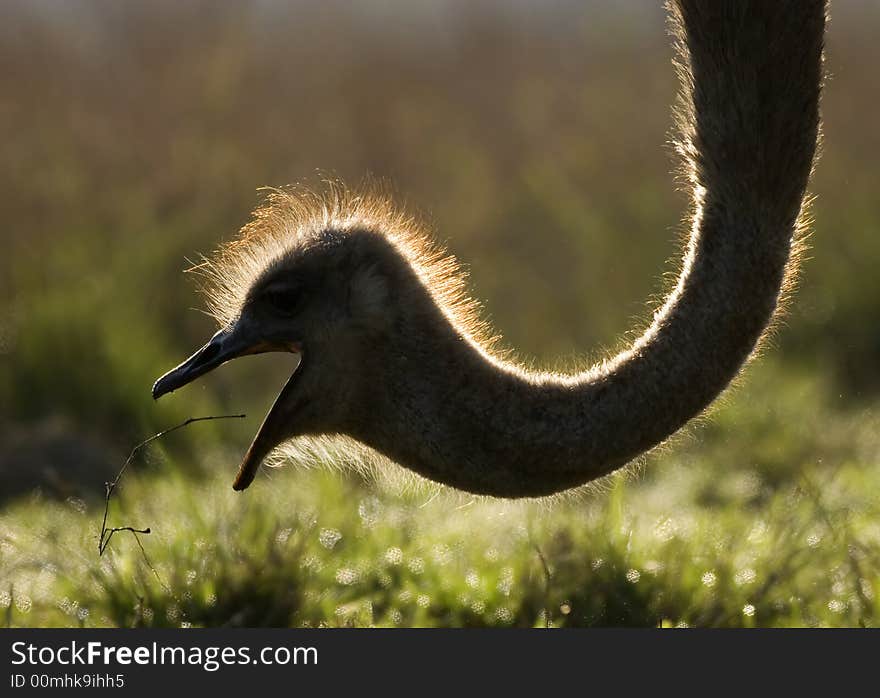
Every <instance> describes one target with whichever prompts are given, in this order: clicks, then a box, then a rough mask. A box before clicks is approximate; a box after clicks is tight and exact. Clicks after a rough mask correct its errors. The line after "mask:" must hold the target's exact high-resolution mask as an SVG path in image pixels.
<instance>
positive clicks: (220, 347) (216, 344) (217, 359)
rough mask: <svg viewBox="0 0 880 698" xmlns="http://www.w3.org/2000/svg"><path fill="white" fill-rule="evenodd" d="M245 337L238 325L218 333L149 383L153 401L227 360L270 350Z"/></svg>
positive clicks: (263, 344)
mask: <svg viewBox="0 0 880 698" xmlns="http://www.w3.org/2000/svg"><path fill="white" fill-rule="evenodd" d="M246 335H247V333H245V332H242V330H241V329H240V328H239V327H238V325H232V326H231V327H228V328H226V329H223V330H220V331H219V332H218V333H217V334H215V335H214V336H213V337H211V339H209V340H208V343H207V344H205V346H203V347H202V348H201V349H199V350H198V351H197V352H196V353H195V354H193V355H192V356H190V357H189V358H188V359H187V360H186V361H184V362H183V363H182V364H180V365H179V366H177V367H176V368H172V369H171V370H170V371H168V373H166V374H165V375H164V376H162V377H161V378H160V379H159V380H157V381H156V382H155V383H153V399H154V400H158V399H159V398H160V397H162V396H163V395H165V394H166V393H170V392H173V391H175V390H177V389H178V388H182V387H183V386H185V385H186V384H187V383H192V382H193V381H194V380H195V379H196V378H198V377H199V376H203V375H205V374H206V373H208V372H209V371H213V370H214V369H215V368H217V367H218V366H221V365H222V364H225V363H226V362H227V361H229V360H231V359H236V358H238V357H239V356H246V355H248V354H260V353H262V352H266V351H272V350H273V347H272V346H270V345H269V344H268V343H267V342H262V341H253V340H252V339H249V338H248V337H247V336H246Z"/></svg>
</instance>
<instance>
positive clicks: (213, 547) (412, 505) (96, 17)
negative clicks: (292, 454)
mask: <svg viewBox="0 0 880 698" xmlns="http://www.w3.org/2000/svg"><path fill="white" fill-rule="evenodd" d="M0 13H2V21H0V65H2V70H0V132H2V134H3V145H2V148H0V210H2V224H0V242H2V245H0V249H2V252H0V622H2V624H5V625H13V626H20V625H37V626H44V625H45V626H55V625H61V626H65V625H86V626H105V625H111V626H115V625H119V626H130V625H173V626H179V625H185V626H186V625H226V624H229V625H294V626H301V625H311V626H317V625H331V626H332V625H403V626H409V625H447V626H449V625H451V626H459V625H518V626H575V625H661V626H680V625H690V626H693V625H747V626H748V625H865V626H876V625H878V624H880V598H878V594H880V579H878V571H880V501H878V492H880V473H878V459H880V415H878V411H877V400H878V396H880V274H878V273H877V268H876V267H877V261H878V259H880V196H878V192H880V170H878V166H877V163H878V161H880V131H878V129H877V128H876V124H877V120H878V111H880V81H878V80H877V76H876V71H875V67H876V66H878V65H880V44H878V42H877V41H876V37H877V36H878V35H880V5H878V4H877V3H876V2H875V1H874V0H862V1H857V0H847V1H846V2H837V3H835V6H834V7H833V21H832V24H831V26H830V28H829V33H828V59H829V68H830V73H831V77H830V80H829V82H828V85H827V89H826V92H825V99H824V113H825V143H824V153H823V157H822V160H821V162H820V166H819V169H818V171H817V174H816V177H815V180H814V184H813V187H812V189H813V192H814V193H815V194H816V195H817V200H816V204H815V208H814V214H815V226H814V234H813V236H812V238H811V240H810V244H811V248H812V249H811V253H810V255H809V259H808V261H807V262H806V264H805V265H804V273H803V280H802V284H801V288H800V290H799V292H798V294H797V296H796V300H795V302H794V304H793V305H792V307H791V309H790V312H789V313H788V315H787V317H786V318H785V321H784V322H783V323H782V324H781V326H780V327H779V329H778V331H777V333H776V335H775V339H774V341H773V342H772V343H771V345H770V346H769V347H768V349H767V350H766V351H765V353H764V355H763V357H762V358H760V359H759V360H758V361H757V362H756V363H754V364H753V365H752V366H751V367H750V368H749V370H748V372H747V375H746V377H745V378H744V380H743V381H742V382H741V383H740V384H739V385H738V387H737V388H736V389H735V390H733V391H732V392H730V393H729V394H728V395H727V397H726V398H725V399H724V400H723V401H722V402H721V403H720V404H719V405H718V406H717V407H716V408H715V409H713V411H712V413H711V414H710V415H709V417H708V418H707V419H705V420H702V421H701V422H700V423H699V424H697V425H694V426H693V427H691V428H690V429H689V430H688V431H687V432H686V433H685V434H684V435H681V436H679V437H677V438H676V439H674V440H673V442H672V443H671V444H670V445H669V446H667V447H664V448H663V449H660V450H659V451H658V452H656V453H654V454H652V455H651V456H650V457H648V458H647V459H646V460H645V462H644V464H643V466H642V467H637V468H632V469H630V471H629V472H628V473H627V474H625V475H623V476H617V477H613V478H610V479H608V480H606V481H605V482H604V483H602V484H601V485H600V486H599V487H597V488H593V489H592V490H589V491H586V492H581V493H580V494H578V495H577V496H575V497H569V498H566V499H563V500H561V501H556V502H553V503H548V502H537V503H520V504H509V503H501V502H492V501H482V500H476V501H475V500H472V499H471V498H469V497H467V496H464V495H456V494H451V493H440V494H439V495H437V493H436V492H434V491H433V490H432V489H430V488H424V489H423V490H417V491H415V492H412V491H407V492H400V491H394V490H389V489H388V488H387V487H384V486H382V485H381V484H380V483H376V482H373V481H370V480H369V479H364V478H362V477H359V476H356V475H353V474H351V473H348V472H346V471H344V470H343V471H330V470H327V469H318V470H304V469H303V468H301V467H298V466H297V465H296V464H291V466H290V467H287V468H284V469H281V470H277V471H272V472H268V473H265V474H264V475H263V476H261V477H260V478H259V480H258V482H257V483H256V484H255V486H253V487H252V488H251V489H250V490H248V491H247V493H246V494H244V495H241V494H235V493H233V492H232V490H231V488H230V484H231V479H232V476H233V475H234V472H235V469H236V468H237V465H238V462H239V459H240V457H241V454H242V453H243V451H244V450H245V448H246V446H247V444H248V442H249V439H250V437H251V436H252V434H253V433H254V431H255V430H256V427H257V425H258V423H259V420H260V419H261V418H262V415H263V414H264V413H265V411H266V410H267V408H268V406H269V404H270V403H271V401H272V400H273V399H274V396H275V394H276V393H277V390H278V389H279V387H280V385H281V382H282V381H283V379H284V378H285V377H286V375H287V374H288V373H289V372H290V370H291V364H290V361H288V360H287V359H285V358H284V357H273V356H264V357H254V358H253V359H252V360H247V361H242V362H235V363H233V364H231V365H229V366H227V367H225V368H224V369H223V370H222V371H218V372H217V373H214V374H211V376H210V377H208V378H206V379H204V380H202V381H199V382H198V383H197V384H194V385H193V386H191V387H188V388H186V389H185V390H181V391H180V392H179V393H175V394H174V395H173V396H171V397H169V398H166V399H163V400H162V401H160V402H158V403H154V402H153V401H152V400H151V398H150V386H151V384H152V381H153V380H154V379H155V378H156V377H157V376H158V375H159V374H160V373H162V372H163V371H164V370H166V369H167V368H169V367H170V366H172V365H174V364H176V363H177V362H178V361H179V360H180V359H182V358H183V357H184V356H186V355H188V354H189V353H190V351H191V350H192V349H194V348H195V347H196V346H199V345H200V344H201V343H202V341H203V340H204V339H205V338H206V337H207V336H209V335H210V334H211V333H212V332H213V329H214V328H213V327H212V324H211V320H210V319H208V318H207V317H206V316H205V315H204V314H202V313H200V312H199V311H198V308H199V307H200V303H201V301H200V300H199V299H198V297H197V296H196V294H195V289H196V283H195V280H194V279H193V278H192V276H191V275H187V274H183V273H181V272H182V270H183V269H185V268H186V267H188V266H189V263H188V261H187V260H188V259H196V258H197V256H198V254H199V253H201V252H209V251H210V250H211V249H212V248H214V247H215V246H216V245H217V244H218V243H219V242H220V241H221V240H226V239H229V238H230V237H231V236H233V235H234V234H235V232H236V230H237V229H238V228H239V226H241V225H242V224H243V223H244V222H245V221H246V220H247V218H248V213H249V211H250V210H251V209H252V208H253V207H254V206H255V205H256V204H257V203H258V201H259V198H260V196H259V193H258V192H257V191H256V189H257V187H259V186H261V185H282V184H287V183H292V182H301V181H306V182H312V183H314V182H315V181H318V180H319V179H320V178H321V177H322V176H334V177H339V178H341V179H343V180H345V181H348V182H352V183H357V182H359V181H360V180H361V179H362V178H363V176H364V175H367V174H369V175H371V176H373V177H376V178H379V179H382V180H387V181H390V182H391V183H393V184H392V186H393V187H394V189H395V190H396V191H397V192H398V194H399V198H400V199H401V200H402V201H403V202H405V203H406V204H407V205H409V206H410V207H411V208H413V209H414V210H416V211H418V212H420V213H421V215H422V216H423V217H424V218H425V219H427V220H428V221H429V222H430V224H431V226H432V228H433V229H434V230H435V233H436V235H437V237H438V238H440V239H441V240H443V241H444V242H445V243H446V244H447V245H448V246H449V248H450V249H451V250H452V251H453V252H454V253H456V254H457V255H458V256H459V257H460V258H461V259H462V260H463V261H464V262H465V263H466V265H467V267H468V269H469V270H470V273H471V282H472V290H473V293H474V294H475V295H476V296H477V297H479V298H481V299H484V300H485V304H486V308H487V311H488V314H489V316H490V317H491V319H492V320H493V321H494V323H495V324H496V326H497V327H498V329H499V330H500V331H501V332H502V333H503V334H504V337H505V341H506V342H507V343H508V344H510V345H512V346H514V347H516V348H517V349H518V351H519V353H520V355H521V356H523V357H525V358H526V359H527V360H529V361H533V362H535V363H536V364H537V365H548V366H559V365H566V364H568V363H571V362H572V360H573V359H574V358H576V357H577V358H579V359H581V360H582V359H583V357H584V356H594V357H596V356H600V355H602V354H603V353H604V352H606V351H607V350H609V349H614V348H616V347H619V346H620V345H621V342H623V341H625V340H626V331H627V330H628V329H629V328H630V327H632V326H633V324H634V322H640V321H643V320H644V319H645V318H646V317H647V316H648V315H649V313H650V309H651V307H652V302H654V301H652V299H656V297H657V295H658V293H660V292H661V291H662V290H663V289H664V288H665V286H666V284H667V281H665V280H664V276H663V273H664V270H666V271H667V272H669V271H670V270H671V268H672V267H671V266H670V265H668V264H666V261H667V260H668V259H669V258H670V257H672V256H673V255H674V254H675V252H676V249H677V247H676V240H677V239H678V234H679V231H680V228H681V226H680V218H681V216H682V212H683V211H684V208H685V203H686V195H685V193H683V192H681V191H679V190H677V188H676V183H675V180H674V178H673V177H672V176H671V175H670V172H671V171H672V170H673V168H674V165H675V163H674V160H673V158H672V154H671V149H670V147H669V146H668V141H669V132H670V128H671V118H670V104H671V102H672V100H673V98H674V95H675V91H676V83H675V79H674V74H673V70H672V68H671V65H670V60H671V58H672V51H671V48H670V46H669V41H668V37H667V36H666V31H665V24H664V13H663V10H662V7H661V5H660V3H659V2H649V1H648V0H638V1H636V0H633V1H632V2H626V3H617V2H613V1H612V0H592V1H590V2H586V1H584V0H577V1H575V0H552V1H542V2H537V1H533V0H516V1H510V0H505V1H502V0H480V1H479V2H471V1H465V0H432V2H407V1H406V0H371V1H369V2H368V1H364V2H343V1H341V0H330V1H327V0H323V1H321V2H312V1H309V2H305V1H299V0H298V1H296V2H281V1H280V0H262V1H260V2H251V3H243V2H241V3H238V2H229V1H215V0H211V1H208V0H204V1H190V0H188V1H186V2H171V1H170V0H159V1H151V2H145V1H141V2H135V1H133V0H122V1H119V0H94V1H88V2H85V1H83V0H67V1H65V2H60V1H57V2H56V1H52V0H4V1H3V2H2V5H0ZM223 412H247V413H248V415H249V418H248V419H246V420H243V422H241V423H239V422H222V423H221V422H208V423H203V424H195V425H192V426H190V427H189V428H187V429H185V430H181V431H179V432H177V433H175V434H173V435H170V436H168V437H167V438H166V439H164V440H162V441H161V442H158V443H156V444H154V445H153V446H152V447H150V448H149V449H147V450H146V452H145V453H143V454H141V455H139V457H138V458H136V459H135V460H134V461H133V464H132V466H131V467H130V469H129V471H128V473H127V474H126V476H125V479H124V480H123V482H122V487H121V488H120V489H119V490H118V491H117V493H116V495H115V496H114V499H113V502H112V508H111V511H110V522H111V524H112V525H119V526H121V525H133V526H137V527H141V526H150V527H151V528H152V533H151V534H150V535H142V536H140V538H139V540H135V538H134V537H133V536H132V535H130V534H127V533H120V534H118V535H117V536H116V537H114V539H113V541H112V543H111V544H110V546H109V547H108V549H107V551H106V552H105V554H104V555H103V556H102V557H99V556H98V552H97V537H98V531H99V529H100V516H101V512H102V511H103V483H104V481H105V480H107V479H110V478H111V477H112V476H113V474H114V473H115V472H116V471H117V470H118V469H119V467H120V466H121V464H122V462H123V461H124V460H125V457H126V456H127V455H128V452H129V451H130V449H131V448H132V446H133V445H134V444H136V443H137V442H139V441H140V440H142V439H143V438H145V437H146V436H149V435H150V434H151V433H153V432H156V431H158V430H160V429H162V428H165V427H168V426H171V425H173V424H176V423H178V422H180V421H181V420H183V419H185V418H186V417H188V416H190V415H198V414H217V413H223ZM139 542H140V544H142V546H143V548H142V549H141V547H140V546H139V544H138V543H139Z"/></svg>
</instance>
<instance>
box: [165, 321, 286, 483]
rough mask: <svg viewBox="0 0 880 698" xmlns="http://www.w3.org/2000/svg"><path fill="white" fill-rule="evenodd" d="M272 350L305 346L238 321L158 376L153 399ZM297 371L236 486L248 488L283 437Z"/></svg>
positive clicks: (260, 433)
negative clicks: (261, 336) (275, 338)
mask: <svg viewBox="0 0 880 698" xmlns="http://www.w3.org/2000/svg"><path fill="white" fill-rule="evenodd" d="M269 351H289V352H292V353H295V354H300V356H302V346H301V345H300V344H299V343H296V342H291V343H284V342H270V341H266V340H264V339H259V338H255V334H254V333H253V332H252V331H250V330H249V329H248V327H247V326H244V325H242V323H241V321H240V320H239V322H238V323H236V324H234V325H231V326H230V327H227V328H226V329H222V330H220V331H219V332H217V334H215V335H214V336H213V337H211V339H209V340H208V343H207V344H205V346H203V347H202V348H201V349H199V350H198V351H197V352H196V353H195V354H193V355H192V356H190V357H189V358H188V359H187V360H186V361H184V362H183V363H182V364H180V365H179V366H177V367H176V368H173V369H171V370H170V371H168V373H166V374H165V375H164V376H162V377H161V378H159V380H157V381H156V382H155V383H154V384H153V399H154V400H158V399H159V398H160V397H162V396H163V395H165V394H166V393H170V392H173V391H175V390H177V389H178V388H182V387H183V386H185V385H186V384H187V383H191V382H192V381H194V380H195V379H196V378H198V377H199V376H203V375H205V374H206V373H208V372H209V371H213V370H214V369H215V368H217V367H218V366H221V365H223V364H225V363H226V362H227V361H230V360H232V359H237V358H238V357H240V356H247V355H249V354H262V353H265V352H269ZM300 361H302V359H300ZM297 373H298V371H295V372H294V375H293V376H291V377H290V380H288V382H287V384H286V385H285V386H284V389H283V390H282V391H281V394H280V395H279V396H278V399H277V400H275V404H274V405H273V406H272V409H271V410H269V414H267V415H266V419H265V420H264V421H263V424H262V426H261V427H260V430H259V431H258V432H257V435H256V436H255V437H254V440H253V443H251V446H250V448H249V449H248V452H247V454H246V455H245V457H244V460H243V462H242V464H241V467H240V468H239V471H238V475H237V476H236V478H235V483H234V484H233V488H234V489H236V490H243V489H246V488H247V486H248V485H250V484H251V482H252V481H253V479H254V477H255V476H256V474H257V470H258V469H259V467H260V464H261V463H262V462H263V458H265V457H266V455H267V454H268V453H269V451H271V450H272V449H273V448H274V447H275V446H276V445H277V444H278V443H279V442H280V441H281V440H283V435H284V427H285V425H286V424H287V422H288V420H289V419H290V417H291V415H290V414H288V411H289V406H288V404H287V402H288V401H287V399H286V398H287V396H288V395H289V393H290V392H291V390H292V385H293V383H294V378H295V377H296V374H297Z"/></svg>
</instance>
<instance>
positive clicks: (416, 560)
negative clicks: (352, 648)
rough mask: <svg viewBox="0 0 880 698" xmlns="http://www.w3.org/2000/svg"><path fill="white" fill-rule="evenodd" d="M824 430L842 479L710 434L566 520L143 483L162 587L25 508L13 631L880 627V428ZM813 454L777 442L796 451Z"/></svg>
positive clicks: (733, 408)
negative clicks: (771, 463) (766, 462)
mask: <svg viewBox="0 0 880 698" xmlns="http://www.w3.org/2000/svg"><path fill="white" fill-rule="evenodd" d="M756 380H763V377H761V376H759V377H757V378H756ZM767 389H768V390H769V389H772V386H768V387H767ZM756 390H757V391H758V392H760V390H759V389H758V388H756ZM792 399H799V398H798V396H794V397H793V398H792ZM751 409H753V407H752V405H751V401H749V400H745V399H744V400H742V401H737V400H735V399H733V400H731V401H730V403H729V404H728V405H727V406H725V407H724V408H723V409H722V412H723V414H722V415H721V418H722V419H723V420H736V421H738V422H741V423H742V424H745V425H748V424H749V420H748V419H747V418H746V415H747V414H748V413H749V412H750V411H751ZM783 411H784V410H783ZM737 415H739V416H737ZM768 418H769V419H771V420H772V419H773V416H772V415H770V416H769V417H768ZM825 419H826V424H827V425H828V428H829V429H831V431H832V432H833V431H834V430H836V429H838V428H842V429H844V430H845V431H846V433H847V434H849V436H850V437H851V438H850V439H849V441H847V442H846V443H847V444H848V445H846V446H845V445H843V441H842V440H841V441H840V442H835V441H834V440H832V441H831V442H829V443H832V444H833V443H838V446H839V448H840V450H838V452H837V454H836V456H835V457H834V462H835V463H837V464H838V465H836V466H835V467H834V468H826V467H824V466H823V465H822V463H818V462H810V461H807V460H805V461H803V462H802V467H801V469H800V473H799V474H797V475H793V476H792V477H790V478H787V479H785V480H783V481H775V480H773V479H771V478H769V477H767V476H766V474H765V473H763V472H762V471H761V462H760V456H759V455H758V454H757V453H755V452H752V451H750V448H749V446H750V444H749V443H748V438H749V436H750V435H751V433H752V429H753V427H747V429H746V438H747V440H746V443H745V445H744V446H742V447H741V448H740V449H739V453H740V456H741V457H740V459H738V468H736V469H730V470H727V469H725V470H720V469H717V468H714V467H711V466H709V465H705V463H704V460H705V459H704V458H703V454H704V453H705V452H707V451H711V450H712V449H716V448H721V447H722V445H723V440H722V441H721V442H720V443H716V438H715V437H713V436H712V435H711V434H709V435H707V436H706V437H705V438H706V440H707V441H708V443H707V444H705V445H701V444H700V443H699V441H698V440H696V439H695V440H694V441H693V442H692V443H685V444H680V445H679V446H678V447H677V448H676V449H674V450H670V451H668V452H667V453H665V454H661V455H660V456H659V457H657V458H655V459H653V461H654V462H652V463H651V464H650V467H649V468H648V469H647V470H646V473H645V474H643V475H641V476H638V477H631V478H628V479H627V478H622V477H620V478H616V479H614V480H612V481H610V482H609V483H607V486H606V487H605V488H604V491H603V492H601V493H599V494H597V495H589V494H587V495H583V496H581V497H580V498H578V499H570V500H562V501H558V502H553V503H550V504H548V503H540V502H539V503H530V504H510V503H504V502H493V501H471V500H469V499H467V498H461V497H458V496H454V495H450V494H441V495H439V496H436V497H434V496H431V495H430V494H424V493H423V494H409V495H400V494H394V493H388V492H383V491H382V489H381V488H380V487H378V486H376V485H375V484H369V483H364V482H362V481H361V480H359V479H357V478H354V477H349V478H347V477H345V476H343V475H342V474H340V473H338V472H332V473H328V472H325V471H322V470H320V469H318V470H310V471H303V470H300V469H297V468H296V467H295V466H293V467H291V468H288V469H282V470H277V471H269V472H267V473H265V474H264V476H263V477H261V478H259V479H258V480H257V482H256V483H255V486H254V488H253V490H251V491H248V493H247V494H246V495H244V496H242V495H241V494H238V493H235V492H233V491H232V490H230V489H229V483H228V475H229V473H228V472H226V471H225V470H221V471H218V472H217V473H216V476H214V477H210V478H208V479H206V480H194V479H191V478H190V477H189V476H184V475H181V474H179V472H178V471H176V470H175V469H173V468H171V469H168V468H160V469H156V468H153V469H151V471H150V472H149V474H148V475H146V476H144V475H140V474H139V473H138V472H136V471H132V472H130V473H128V475H126V478H127V480H126V482H127V485H126V493H125V494H126V496H125V497H124V498H120V499H119V500H118V504H119V513H118V516H119V517H120V519H119V520H121V521H138V522H150V523H157V522H161V526H159V525H154V527H153V533H152V534H151V536H150V537H149V538H147V539H144V545H145V548H146V550H147V553H148V555H149V557H150V561H151V563H152V565H153V566H154V567H155V570H156V572H157V573H158V574H159V576H160V577H161V579H162V580H163V582H164V584H160V583H158V582H157V580H156V577H155V576H154V574H153V572H152V571H151V569H150V567H148V566H147V565H146V564H145V563H144V560H143V557H142V555H141V551H140V550H139V549H138V547H137V544H136V542H135V541H134V540H131V539H129V538H118V539H114V544H113V545H112V546H111V547H110V548H108V549H107V551H106V553H105V555H104V556H103V557H102V558H98V557H97V556H96V555H95V552H94V544H95V540H96V538H97V536H98V532H99V530H98V526H97V524H98V521H97V520H96V514H97V513H98V512H97V511H96V510H94V509H89V508H87V507H85V506H84V505H83V503H82V502H79V501H77V500H68V501H66V502H56V501H49V500H47V499H44V498H32V499H29V500H27V499H26V500H21V501H19V502H17V503H15V504H13V505H12V506H10V507H9V508H7V509H6V510H5V511H4V512H3V513H2V515H0V532H2V533H0V535H2V538H0V569H2V570H3V574H2V580H3V581H2V588H0V607H2V608H0V611H2V615H0V617H2V619H3V621H4V622H5V623H6V624H7V625H13V626H25V625H38V626H65V625H87V626H142V625H149V626H181V625H184V626H189V625H192V626H213V625H221V624H227V625H246V626H253V625H270V626H349V625H353V626H370V625H375V626H496V625H498V626H509V625H513V626H529V627H531V626H537V627H545V626H549V627H573V626H584V625H599V626H607V625H639V626H663V627H676V626H753V625H754V626H790V625H798V626H799V625H812V626H841V625H846V626H853V625H856V626H858V625H864V626H877V625H878V624H880V605H878V602H877V593H878V592H880V587H878V583H877V581H876V580H877V579H878V571H880V570H878V561H880V527H878V525H877V523H876V522H877V521H878V520H880V506H878V503H877V501H876V498H875V497H872V496H871V495H870V493H872V492H876V491H877V488H878V486H880V481H878V479H880V476H878V474H877V472H876V470H875V469H871V468H867V467H865V465H866V461H865V460H863V458H864V457H865V456H864V454H866V453H867V454H870V453H871V452H872V449H873V452H876V448H877V430H876V424H874V423H873V422H872V421H871V419H870V418H868V419H863V420H861V421H860V424H861V426H860V427H859V428H855V427H854V426H853V425H854V422H858V421H859V420H853V419H852V418H851V415H838V416H837V417H836V418H833V417H831V418H829V417H827V416H826V417H825ZM829 419H830V422H829V421H828V420H829ZM780 432H781V433H782V434H783V435H784V434H786V431H785V430H782V429H781V430H780ZM800 438H801V437H800V436H799V435H798V434H794V435H792V436H791V437H784V438H782V439H781V440H780V442H779V443H778V445H777V447H778V448H781V449H783V450H785V451H787V452H789V453H793V454H796V453H798V452H799V446H800V444H799V443H798V441H799V439H800ZM762 448H763V447H762ZM676 454H677V455H676ZM724 467H725V468H726V467H727V466H726V465H725V466H724ZM129 478H130V479H129ZM538 550H540V554H539V552H538ZM542 558H543V560H542Z"/></svg>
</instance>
